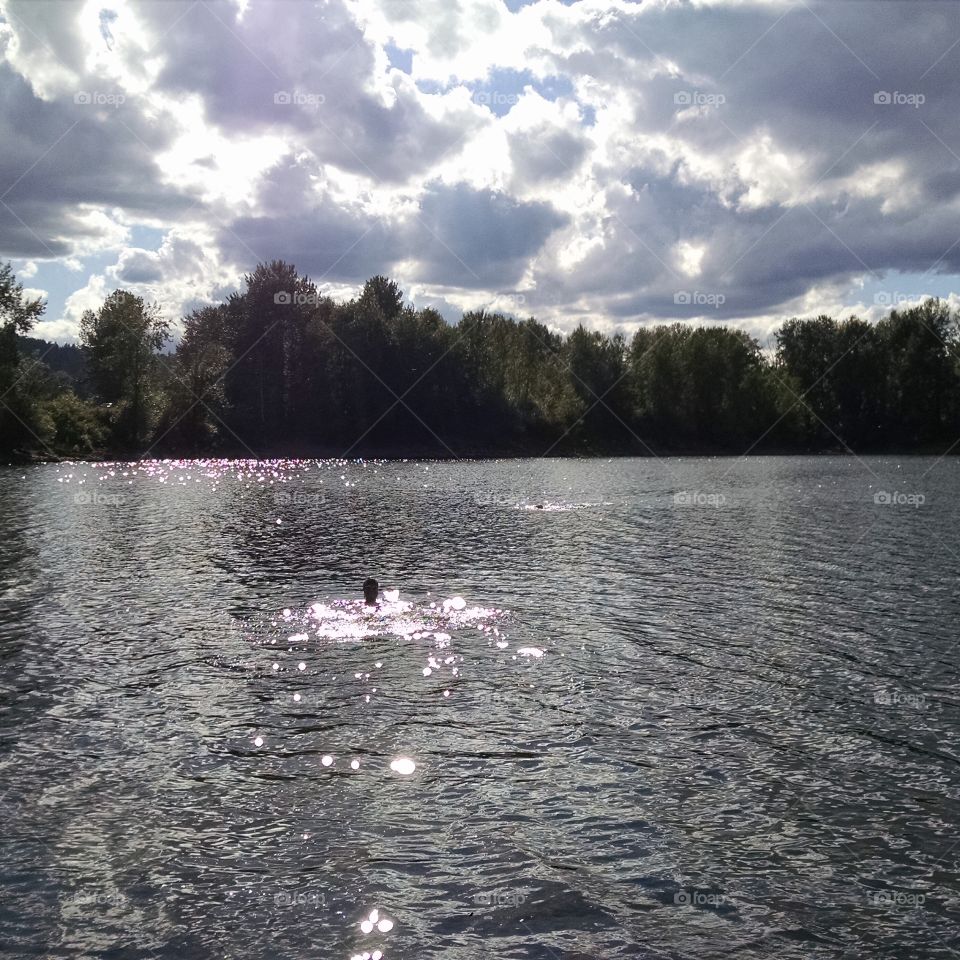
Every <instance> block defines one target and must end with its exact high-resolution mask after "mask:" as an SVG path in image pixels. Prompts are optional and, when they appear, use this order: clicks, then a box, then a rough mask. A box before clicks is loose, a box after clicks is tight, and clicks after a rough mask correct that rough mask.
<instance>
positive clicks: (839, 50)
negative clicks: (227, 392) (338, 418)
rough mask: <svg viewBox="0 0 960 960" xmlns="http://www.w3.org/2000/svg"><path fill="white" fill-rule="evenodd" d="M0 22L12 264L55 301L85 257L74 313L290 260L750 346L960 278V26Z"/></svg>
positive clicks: (417, 15)
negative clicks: (806, 322) (706, 326)
mask: <svg viewBox="0 0 960 960" xmlns="http://www.w3.org/2000/svg"><path fill="white" fill-rule="evenodd" d="M0 10H2V11H3V14H2V16H3V22H0V50H2V55H3V63H2V64H0V137H2V142H3V143H4V144H5V149H4V150H3V151H2V152H0V256H6V257H12V258H16V259H18V260H29V261H30V262H33V263H35V264H36V265H37V270H36V273H35V275H31V278H32V279H35V281H36V283H37V285H38V286H42V287H43V288H44V289H50V290H51V297H52V298H53V297H55V296H56V291H55V289H54V286H53V285H52V284H51V283H50V282H49V281H48V278H47V277H46V276H45V269H46V266H45V265H46V264H48V263H51V262H56V263H62V264H63V265H67V266H72V267H77V266H82V267H83V270H82V271H79V273H80V276H81V277H82V276H86V277H87V278H88V279H87V280H86V282H85V286H83V287H82V288H81V289H80V290H76V289H73V290H71V291H69V292H68V293H66V294H64V295H63V297H62V301H63V311H62V315H63V318H75V317H76V316H77V308H78V305H79V304H80V303H86V302H87V301H88V300H89V299H90V298H91V297H94V296H96V295H100V294H101V293H102V292H103V291H104V290H106V292H107V293H109V289H107V287H108V286H109V284H111V283H116V284H129V285H131V286H133V287H135V288H136V289H142V290H144V291H147V292H149V293H151V294H152V295H154V296H156V297H157V298H158V299H159V300H160V301H161V302H162V303H163V304H164V305H165V309H168V310H169V311H171V314H172V315H174V316H175V315H176V314H177V311H178V310H182V309H184V308H185V307H186V306H187V305H189V304H190V303H193V302H197V301H198V298H199V301H200V302H202V301H203V299H204V298H205V297H208V296H211V295H212V294H213V292H214V291H217V290H224V289H228V288H229V285H230V283H231V282H235V278H237V277H238V276H239V275H240V274H242V273H243V272H244V271H245V270H248V269H250V268H251V267H252V266H253V265H254V264H255V263H256V261H257V260H260V259H273V258H278V257H282V258H284V259H287V260H290V261H291V262H294V263H296V265H297V266H298V268H299V269H300V270H302V271H304V272H306V273H309V274H310V275H311V276H313V277H314V279H316V280H318V281H320V282H321V283H322V284H324V285H325V287H327V288H329V289H337V290H354V289H356V288H358V287H359V285H360V284H362V283H363V281H364V280H365V279H366V278H367V277H368V276H370V275H372V274H374V273H391V272H392V273H394V274H395V275H397V276H398V278H399V279H401V280H402V281H403V282H404V283H405V284H406V285H407V286H408V288H409V289H410V290H414V291H416V296H417V298H418V302H423V303H428V302H435V303H439V304H442V305H443V307H444V310H445V312H446V313H447V314H448V315H453V314H456V312H457V311H458V310H459V309H463V308H469V307H471V306H474V305H476V304H479V303H497V302H499V301H498V298H500V299H502V298H503V297H505V296H509V297H513V298H514V300H512V301H510V302H515V303H519V302H520V301H519V300H517V299H516V298H517V297H519V296H523V298H524V299H523V301H522V303H523V306H524V312H532V313H535V314H536V315H538V316H540V317H541V318H542V319H544V320H546V321H548V322H550V323H552V324H554V325H556V326H558V327H562V328H563V327H569V326H571V325H572V324H574V323H576V322H580V321H586V322H588V323H591V324H594V325H596V326H600V327H605V328H609V329H612V328H614V327H616V326H618V325H619V326H623V327H624V328H629V327H630V326H632V325H636V324H637V323H642V322H648V321H650V320H654V319H661V320H671V319H689V318H692V317H696V316H709V317H711V318H716V319H727V320H730V321H734V322H737V323H739V324H741V325H743V326H745V327H747V328H748V329H750V330H753V331H758V332H761V333H762V332H764V331H766V330H767V329H769V325H770V323H771V322H773V319H775V318H777V317H784V316H787V315H789V313H790V312H791V311H797V310H799V311H803V310H806V309H808V308H811V307H810V305H811V303H812V299H811V298H816V297H818V296H819V297H823V298H824V301H825V303H828V304H841V305H842V303H843V301H844V297H847V298H848V299H849V301H850V303H851V305H855V304H856V303H857V302H858V297H859V296H860V290H861V286H860V285H861V284H862V283H863V282H864V278H865V277H866V278H868V280H869V282H871V283H874V282H882V278H883V276H884V275H886V274H888V273H891V272H894V271H899V272H901V273H909V274H910V275H912V276H916V277H923V276H924V275H926V276H927V277H930V278H932V279H937V280H938V282H939V281H943V277H944V276H947V277H953V276H955V275H957V274H960V242H958V240H957V228H956V226H955V224H956V223H957V213H958V207H960V138H958V136H957V126H956V122H955V119H954V112H955V111H954V109H953V105H954V104H955V103H956V102H957V100H958V97H960V70H958V69H957V67H956V65H955V58H954V56H953V54H952V53H951V51H950V44H951V43H952V42H953V41H952V39H951V38H953V37H955V36H956V34H957V31H958V29H960V8H958V7H957V6H956V5H954V4H944V3H936V2H917V3H911V4H902V3H884V4H875V3H871V4H867V3H861V2H856V0H854V2H849V3H843V4H836V3H826V2H813V0H812V2H810V3H805V4H789V3H786V2H779V0H777V2H760V0H738V2H734V0H727V2H723V0H710V2H706V0H704V2H685V3H680V2H672V0H656V2H646V3H643V4H638V3H632V2H628V0H581V2H579V3H574V4H564V3H560V2H558V0H537V2H533V3H526V4H516V3H511V4H503V3H501V2H499V0H455V2H454V0H351V2H346V0H329V2H325V3H289V2H283V0H276V2H275V0H264V2H255V3H241V2H239V0H208V2H205V3H196V4H194V3H192V2H190V0H164V2H156V0H150V2H146V0H123V2H121V0H115V2H106V0H105V2H104V3H101V4H97V3H86V2H83V3H81V2H77V3H57V4H47V3H40V2H36V3H33V2H31V3H24V2H19V0H17V2H14V0H0ZM397 50H404V51H410V53H409V56H408V57H406V56H405V57H404V58H398V57H397V53H396V51H397ZM390 51H392V56H393V61H394V62H400V59H402V60H403V64H404V70H398V69H396V68H395V67H393V66H392V65H391V53H390ZM81 94H85V95H86V96H87V99H88V101H89V102H80V103H77V102H75V99H76V98H77V97H78V95H81ZM111 98H112V99H111ZM4 191H6V192H4ZM142 226H151V227H153V228H154V229H155V231H157V234H156V235H158V236H161V237H162V238H163V239H162V240H160V241H159V243H158V246H157V249H152V250H151V249H148V248H147V247H145V246H144V245H143V244H135V243H133V242H132V237H133V235H134V231H135V230H136V229H137V228H138V227H142ZM94 261H98V262H97V263H96V264H95V265H92V264H93V263H94ZM24 275H25V276H27V275H28V274H26V273H25V274H24ZM79 282H81V283H82V282H84V281H82V280H80V281H79ZM678 294H681V295H682V294H689V295H690V297H689V299H688V300H685V298H684V296H680V297H679V299H678ZM695 294H699V295H702V296H701V301H702V298H703V297H712V301H711V302H710V303H709V304H707V303H706V302H705V301H703V302H699V301H698V299H697V297H696V296H694V295H695ZM721 298H722V299H721ZM811 309H812V308H811ZM698 310H699V312H698Z"/></svg>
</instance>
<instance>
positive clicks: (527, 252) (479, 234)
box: [406, 184, 567, 289]
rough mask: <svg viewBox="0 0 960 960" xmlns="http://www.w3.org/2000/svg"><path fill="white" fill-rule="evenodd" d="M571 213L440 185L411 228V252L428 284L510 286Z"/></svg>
mask: <svg viewBox="0 0 960 960" xmlns="http://www.w3.org/2000/svg"><path fill="white" fill-rule="evenodd" d="M566 222H567V217H566V216H565V215H564V214H561V213H559V212H558V211H556V210H555V209H554V208H553V207H551V206H550V205H549V204H547V203H523V202H520V201H517V200H515V199H513V198H512V197H510V196H508V195H506V194H503V193H495V192H493V191H489V190H474V189H472V188H471V187H468V186H466V185H464V184H458V185H456V186H452V187H450V186H444V185H434V186H432V187H431V188H430V189H429V190H428V191H427V193H426V195H425V196H424V197H423V200H422V201H421V203H420V212H419V214H418V215H417V216H416V217H415V218H414V219H413V220H412V221H411V223H410V224H409V227H408V240H407V245H406V250H407V251H408V252H407V254H406V255H407V256H409V257H412V258H414V259H415V260H416V261H417V263H418V265H419V266H420V269H421V271H422V273H421V274H420V279H422V280H423V281H424V282H426V283H438V284H444V285H449V286H461V287H467V288H488V289H490V288H493V289H498V288H499V289H509V288H511V287H513V286H515V285H516V283H517V281H518V280H519V279H520V277H521V275H522V274H523V271H524V268H525V267H526V265H527V262H528V260H529V258H530V257H531V256H533V254H535V253H536V252H537V250H539V249H540V247H541V245H542V244H543V243H544V241H545V240H546V239H547V237H548V236H549V235H550V234H551V233H552V232H553V231H554V230H556V229H558V228H559V227H561V226H563V225H564V224H565V223H566Z"/></svg>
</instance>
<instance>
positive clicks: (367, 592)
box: [363, 577, 380, 604]
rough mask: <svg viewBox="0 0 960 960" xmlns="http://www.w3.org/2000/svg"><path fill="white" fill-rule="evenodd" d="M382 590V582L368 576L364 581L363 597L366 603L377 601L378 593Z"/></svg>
mask: <svg viewBox="0 0 960 960" xmlns="http://www.w3.org/2000/svg"><path fill="white" fill-rule="evenodd" d="M379 592H380V584H379V583H377V581H376V580H374V579H373V577H367V579H366V580H364V581H363V599H364V602H365V603H368V604H374V603H376V602H377V594H378V593H379Z"/></svg>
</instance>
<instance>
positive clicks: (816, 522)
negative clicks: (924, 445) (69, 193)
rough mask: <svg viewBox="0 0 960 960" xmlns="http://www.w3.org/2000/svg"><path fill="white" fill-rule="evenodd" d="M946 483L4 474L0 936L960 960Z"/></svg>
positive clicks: (748, 474) (246, 948)
mask: <svg viewBox="0 0 960 960" xmlns="http://www.w3.org/2000/svg"><path fill="white" fill-rule="evenodd" d="M958 494H960V462H958V460H957V459H955V458H947V459H943V460H938V459H935V458H932V457H931V458H923V457H915V458H909V457H908V458H892V457H865V458H854V457H809V458H804V457H782V458H781V457H756V458H747V459H723V458H715V459H713V458H670V459H662V460H661V459H653V458H651V459H614V460H562V459H556V460H519V461H481V462H456V463H434V462H431V463H426V462H414V461H405V462H392V461H391V462H383V461H367V462H345V461H260V462H255V461H247V462H242V461H236V462H227V461H178V462H156V461H154V462H143V463H131V464H124V463H111V464H80V463H77V464H69V463H61V464H45V465H37V466H31V467H4V468H0V536H2V539H0V610H2V621H0V656H2V663H3V670H2V679H0V817H2V822H3V831H2V839H0V874H2V879H3V891H4V895H3V897H2V899H0V951H2V950H6V951H7V953H8V955H12V956H18V957H31V956H32V957H51V958H53V957H56V958H60V957H64V958H66V957H70V958H74V957H97V958H100V957H102V958H166V957H170V958H177V960H185V958H208V957H224V958H230V960H238V958H261V957H262V958H304V957H319V958H328V957H329V958H335V960H351V958H365V960H371V958H373V960H380V958H381V957H382V958H385V960H421V958H432V957H437V958H441V957H442V958H444V960H475V958H485V957H492V958H498V960H499V958H507V960H514V958H515V960H588V958H589V960H594V958H597V960H599V958H603V960H608V958H610V960H612V958H650V960H661V958H691V960H694V958H696V960H704V958H713V957H737V958H744V960H753V958H767V957H770V958H773V957H775V958H778V960H792V958H820V957H823V958H848V957H850V958H852V957H870V958H877V957H886V956H889V957H908V956H909V957H956V956H957V955H958V953H960V879H958V863H960V841H958V838H957V837H956V831H957V824H958V822H960V799H958V798H960V776H958V770H960V768H958V760H960V728H958V717H960V711H958V690H960V687H958V661H960V653H958V647H957V644H958V639H960V635H958V624H960V616H958V614H960V599H958V580H960V539H958V537H957V531H958V530H960V501H958ZM367 576H374V577H376V578H377V579H378V580H379V581H380V584H381V587H382V588H383V589H384V591H385V593H384V595H383V598H384V602H383V603H382V605H381V606H380V607H379V608H377V609H375V610H372V611H371V610H367V609H366V608H364V607H363V604H362V603H361V602H359V600H358V598H360V597H361V589H360V588H361V584H362V582H363V580H364V578H366V577H367ZM386 591H389V592H386Z"/></svg>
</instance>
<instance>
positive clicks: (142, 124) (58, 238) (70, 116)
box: [0, 64, 192, 258]
mask: <svg viewBox="0 0 960 960" xmlns="http://www.w3.org/2000/svg"><path fill="white" fill-rule="evenodd" d="M97 92H98V91H96V90H95V89H86V90H84V89H80V88H78V90H77V95H79V97H80V99H81V100H83V99H84V95H85V94H86V95H88V96H89V97H90V98H91V100H92V99H93V96H94V94H96V93H97ZM105 95H108V94H105ZM170 142H171V141H170V138H169V136H168V134H167V133H166V132H165V130H164V128H163V126H162V125H159V124H151V123H148V122H146V121H145V120H144V119H143V118H142V116H141V115H140V113H139V112H138V110H137V109H136V106H135V105H134V104H133V103H132V102H130V101H129V100H128V101H127V102H125V103H122V104H119V105H115V106H114V105H109V106H108V105H103V106H99V105H97V104H96V103H95V102H90V103H86V102H81V103H75V102H73V96H71V97H70V99H69V101H68V100H66V99H65V98H63V99H58V100H56V101H53V102H49V101H45V100H40V99H38V98H37V97H36V96H35V95H34V93H33V92H32V91H31V89H30V87H29V86H28V85H27V83H26V82H25V81H24V80H23V79H22V78H21V77H19V76H17V75H16V74H15V73H13V71H12V70H11V69H10V68H9V67H7V66H6V65H4V64H0V143H2V144H3V148H2V149H0V200H2V205H0V255H3V256H6V257H40V258H47V257H61V256H66V255H69V254H70V253H71V252H72V248H73V243H74V242H76V241H83V240H88V239H93V238H95V237H96V235H97V231H96V229H94V228H92V227H90V226H89V225H88V224H85V223H84V222H83V221H82V220H81V219H78V216H77V214H78V212H79V211H78V206H79V205H80V204H84V205H93V206H102V207H120V208H122V209H123V210H125V211H126V212H127V213H129V214H132V215H137V214H140V215H142V216H145V217H152V216H161V217H166V216H172V215H175V214H176V212H177V211H178V210H183V209H185V208H187V207H189V206H191V204H192V201H191V200H190V199H189V198H188V197H186V196H185V195H183V194H181V193H180V192H178V191H177V190H176V189H175V188H173V187H168V186H165V185H163V184H162V183H161V182H160V179H161V178H160V170H159V169H158V167H157V164H156V160H155V156H156V153H157V152H158V151H161V150H163V149H165V148H166V147H167V146H169V144H170Z"/></svg>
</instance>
